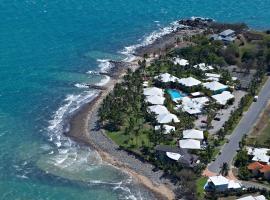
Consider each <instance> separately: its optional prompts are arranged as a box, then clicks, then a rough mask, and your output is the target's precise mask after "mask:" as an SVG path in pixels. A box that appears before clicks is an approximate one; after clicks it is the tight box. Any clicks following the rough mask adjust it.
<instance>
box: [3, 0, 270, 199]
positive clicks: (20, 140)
mask: <svg viewBox="0 0 270 200" xmlns="http://www.w3.org/2000/svg"><path fill="white" fill-rule="evenodd" d="M200 3H201V5H200V6H198V5H197V4H196V2H195V1H184V2H179V1H176V0H174V1H173V0H171V1H167V2H163V1H155V2H154V3H153V2H150V1H149V2H144V1H139V2H138V3H137V4H136V5H134V3H132V2H125V1H103V2H96V1H72V2H60V1H47V2H37V1H24V0H23V1H12V2H3V3H2V5H1V7H2V10H4V12H2V13H1V14H0V16H1V20H2V21H1V24H2V25H1V26H2V27H1V29H0V30H1V31H0V44H1V49H0V66H1V73H0V75H1V79H0V80H1V84H0V116H1V126H0V160H1V164H0V192H1V195H0V199H16V198H17V199H26V198H27V199H49V200H51V199H74V198H76V199H150V198H153V196H152V195H151V194H149V193H148V191H147V190H146V189H145V188H143V187H141V186H139V185H133V183H132V180H131V177H130V176H128V175H127V174H126V173H123V172H121V171H119V170H117V169H115V168H114V167H112V166H110V165H107V164H104V163H103V162H102V160H101V158H100V156H99V155H98V154H97V153H96V152H95V151H94V150H92V149H91V148H89V147H86V146H80V145H79V144H77V143H76V142H74V141H72V140H71V139H70V138H67V137H66V136H64V132H65V131H67V129H68V120H69V118H70V115H71V114H72V113H74V112H75V111H76V110H78V109H79V108H80V106H81V105H83V104H84V103H86V102H89V101H91V100H92V99H94V97H95V96H96V95H97V91H95V90H89V89H88V88H86V87H85V85H84V84H86V83H87V84H100V85H102V84H105V83H106V82H107V81H108V77H106V76H100V75H99V74H98V72H100V71H104V70H106V69H108V68H110V64H109V62H108V60H110V59H113V60H123V59H129V58H131V56H132V52H133V50H134V49H135V48H136V47H138V46H140V45H147V44H149V43H150V42H151V41H153V39H155V38H158V37H160V36H161V35H162V34H164V33H166V32H169V30H168V28H167V27H170V26H171V23H173V22H175V21H176V20H180V19H183V18H190V17H192V16H201V17H209V18H213V19H215V20H216V21H219V22H229V23H240V22H243V23H246V24H247V25H248V26H250V28H252V29H258V30H267V29H270V21H269V20H268V19H269V17H270V14H269V12H267V10H269V8H270V5H269V4H267V1H248V2H247V1H243V2H238V4H237V3H235V2H234V1H230V3H229V6H227V5H228V1H220V2H215V1H209V2H208V3H204V2H200ZM196 6H197V7H196ZM216 8H219V10H216ZM257 10H260V12H259V13H257Z"/></svg>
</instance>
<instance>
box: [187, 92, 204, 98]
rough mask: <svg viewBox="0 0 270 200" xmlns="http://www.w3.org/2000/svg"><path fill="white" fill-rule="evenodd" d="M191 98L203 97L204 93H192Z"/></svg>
mask: <svg viewBox="0 0 270 200" xmlns="http://www.w3.org/2000/svg"><path fill="white" fill-rule="evenodd" d="M190 96H192V97H202V96H203V93H201V92H192V93H190Z"/></svg>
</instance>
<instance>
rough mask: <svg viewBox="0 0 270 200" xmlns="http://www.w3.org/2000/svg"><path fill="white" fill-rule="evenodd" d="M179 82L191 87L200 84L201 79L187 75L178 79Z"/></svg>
mask: <svg viewBox="0 0 270 200" xmlns="http://www.w3.org/2000/svg"><path fill="white" fill-rule="evenodd" d="M179 83H180V84H182V85H184V86H186V87H193V86H197V85H200V84H201V81H199V80H197V79H195V78H193V77H188V78H181V79H180V80H179Z"/></svg>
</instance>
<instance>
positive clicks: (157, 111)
mask: <svg viewBox="0 0 270 200" xmlns="http://www.w3.org/2000/svg"><path fill="white" fill-rule="evenodd" d="M148 109H149V111H150V112H153V113H155V114H156V115H160V114H164V113H169V111H168V109H167V108H166V107H165V106H162V105H154V106H149V107H148Z"/></svg>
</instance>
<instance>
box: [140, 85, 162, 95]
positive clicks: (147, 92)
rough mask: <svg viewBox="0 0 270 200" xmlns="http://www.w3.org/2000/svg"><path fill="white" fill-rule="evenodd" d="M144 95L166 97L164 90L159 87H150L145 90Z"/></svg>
mask: <svg viewBox="0 0 270 200" xmlns="http://www.w3.org/2000/svg"><path fill="white" fill-rule="evenodd" d="M143 94H144V95H145V96H162V97H163V95H164V92H163V90H162V89H160V88H157V87H149V88H144V89H143Z"/></svg>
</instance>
